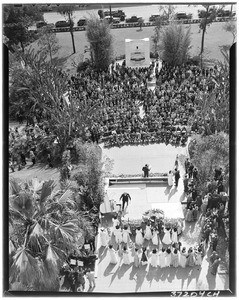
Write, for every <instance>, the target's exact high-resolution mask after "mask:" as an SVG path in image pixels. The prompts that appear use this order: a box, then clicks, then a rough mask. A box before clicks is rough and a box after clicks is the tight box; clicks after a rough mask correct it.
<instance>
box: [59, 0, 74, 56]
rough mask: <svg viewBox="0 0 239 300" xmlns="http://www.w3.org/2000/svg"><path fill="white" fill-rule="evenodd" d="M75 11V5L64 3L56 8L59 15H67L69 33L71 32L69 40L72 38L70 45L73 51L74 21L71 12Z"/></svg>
mask: <svg viewBox="0 0 239 300" xmlns="http://www.w3.org/2000/svg"><path fill="white" fill-rule="evenodd" d="M74 11H75V5H65V4H61V5H60V6H59V7H58V8H57V12H58V13H60V14H61V15H64V16H66V17H67V19H68V21H69V22H70V34H71V40H72V47H73V53H76V47H75V40H74V31H73V27H74V21H73V13H74Z"/></svg>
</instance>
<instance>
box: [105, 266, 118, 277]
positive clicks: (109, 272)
mask: <svg viewBox="0 0 239 300" xmlns="http://www.w3.org/2000/svg"><path fill="white" fill-rule="evenodd" d="M115 266H116V265H115V264H111V263H110V264H109V265H108V266H107V268H106V269H105V271H104V274H103V275H104V276H105V277H107V276H109V275H110V274H112V272H111V271H112V270H113V269H114V267H115Z"/></svg>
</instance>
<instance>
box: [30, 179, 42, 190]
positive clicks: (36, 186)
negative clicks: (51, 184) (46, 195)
mask: <svg viewBox="0 0 239 300" xmlns="http://www.w3.org/2000/svg"><path fill="white" fill-rule="evenodd" d="M42 186H43V182H42V181H40V180H39V179H38V178H37V177H35V178H33V179H32V180H31V181H30V185H29V188H30V190H31V191H32V192H33V193H34V194H37V193H38V192H40V190H41V189H42Z"/></svg>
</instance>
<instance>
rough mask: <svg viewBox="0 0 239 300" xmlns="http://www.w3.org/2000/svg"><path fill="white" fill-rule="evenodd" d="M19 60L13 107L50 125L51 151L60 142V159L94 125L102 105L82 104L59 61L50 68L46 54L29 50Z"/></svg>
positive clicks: (53, 62)
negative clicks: (19, 97) (68, 147)
mask: <svg viewBox="0 0 239 300" xmlns="http://www.w3.org/2000/svg"><path fill="white" fill-rule="evenodd" d="M19 56H20V58H19V59H20V60H21V62H22V63H21V64H19V69H17V70H16V69H15V72H12V82H13V83H12V85H11V94H10V101H11V103H10V104H11V105H12V101H13V100H15V101H14V103H13V104H14V105H15V107H16V108H15V110H14V111H15V112H17V107H19V106H20V105H21V106H22V107H24V109H25V113H26V115H27V112H28V115H31V116H33V117H36V118H39V117H40V118H41V120H44V121H45V122H46V123H47V126H48V128H49V130H50V132H51V135H50V136H49V137H48V142H49V147H52V146H53V143H54V141H55V140H56V139H57V141H58V144H57V148H58V155H59V156H58V157H60V158H61V154H62V153H63V151H64V150H65V149H66V147H67V145H68V143H69V141H70V140H71V139H72V138H76V137H82V138H84V134H85V128H86V127H90V126H91V124H93V119H94V118H93V116H94V114H95V112H96V111H97V109H98V106H99V103H98V102H97V103H94V104H93V105H89V104H88V103H87V101H81V99H79V97H78V94H77V93H75V91H74V89H73V88H71V84H70V83H69V78H68V75H67V74H66V73H64V72H62V71H61V69H60V67H59V64H58V62H57V60H53V61H52V63H51V64H49V58H48V56H47V54H46V53H44V51H41V50H39V51H37V52H36V51H35V50H34V49H31V48H29V49H27V50H26V52H25V53H19ZM19 92H21V93H23V94H21V95H22V97H21V102H20V103H19V101H17V99H18V97H17V96H18V93H19ZM14 95H15V96H14ZM19 108H21V107H19ZM73 129H74V130H73Z"/></svg>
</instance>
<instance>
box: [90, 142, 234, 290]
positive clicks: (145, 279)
mask: <svg viewBox="0 0 239 300" xmlns="http://www.w3.org/2000/svg"><path fill="white" fill-rule="evenodd" d="M106 152H107V154H108V155H110V158H112V159H114V163H115V164H114V168H113V172H114V173H122V174H124V171H125V173H127V174H130V170H131V173H132V172H136V170H138V169H140V166H141V165H142V163H143V162H144V163H146V162H147V163H149V164H151V165H152V168H154V169H155V172H160V171H161V172H168V170H169V169H171V168H172V167H173V164H174V161H175V157H176V155H177V154H181V155H185V156H186V155H187V149H186V147H185V148H182V147H177V148H176V147H173V146H170V145H168V146H166V145H164V144H160V145H156V144H155V145H149V146H128V147H125V148H124V147H122V148H111V149H103V153H104V154H105V155H106ZM139 153H140V154H141V156H140V157H139ZM179 161H180V159H179ZM152 162H154V163H152ZM155 162H157V164H156V163H155ZM179 169H180V173H181V179H180V180H179V186H178V189H177V190H176V189H174V188H171V189H169V188H167V185H165V184H164V185H162V186H158V187H155V189H154V190H153V187H151V188H149V187H147V186H146V185H145V184H144V185H141V186H139V185H135V184H132V185H128V186H119V185H115V186H114V185H113V186H111V187H110V188H109V189H108V193H109V198H112V199H114V200H116V201H117V199H119V197H120V195H121V194H122V193H123V191H126V192H128V193H129V194H130V195H131V197H132V201H131V203H130V204H129V207H128V210H127V213H126V215H125V218H128V217H129V216H130V218H131V217H132V216H134V217H136V216H142V212H143V211H146V210H147V209H149V208H150V206H151V207H152V205H156V204H157V205H158V206H161V207H160V208H162V206H163V205H169V204H171V205H172V207H173V205H175V207H176V205H179V203H180V202H181V201H182V200H184V196H185V195H184V193H183V183H182V178H183V175H184V169H183V166H182V165H181V163H179ZM126 170H127V171H126ZM147 189H148V192H147ZM180 205H181V204H180ZM175 207H173V208H172V215H173V211H175ZM107 225H108V226H109V227H110V226H111V222H108V224H107ZM200 231H201V224H200V219H199V220H198V221H197V222H194V223H188V222H186V223H185V224H184V230H183V234H182V236H181V238H180V241H181V243H182V245H183V246H185V247H186V248H187V249H188V248H189V247H190V246H194V245H196V244H197V242H198V239H199V235H200ZM111 243H112V244H113V246H114V242H113V241H111ZM98 246H99V248H98V254H99V259H98V261H97V265H96V273H97V278H96V287H95V288H94V290H92V292H109V293H135V292H160V291H201V290H227V289H228V288H229V277H228V275H227V274H223V272H220V268H219V272H218V274H217V275H216V276H214V275H212V274H211V273H210V271H209V270H210V269H209V256H210V254H211V250H208V251H207V252H206V255H205V256H204V258H203V262H202V265H201V266H200V267H199V266H194V267H186V268H185V269H183V268H181V267H178V268H174V267H170V268H169V267H168V268H164V269H160V268H156V269H154V268H153V267H151V266H149V265H147V266H141V267H139V268H136V267H134V266H133V256H132V251H133V249H132V248H130V253H131V257H130V258H131V264H130V265H122V257H121V256H118V259H119V261H118V264H117V265H112V264H110V263H109V260H110V258H109V253H108V249H107V248H105V247H101V246H100V244H98ZM146 246H148V247H149V249H152V245H151V244H149V245H146ZM149 260H150V257H149Z"/></svg>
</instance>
